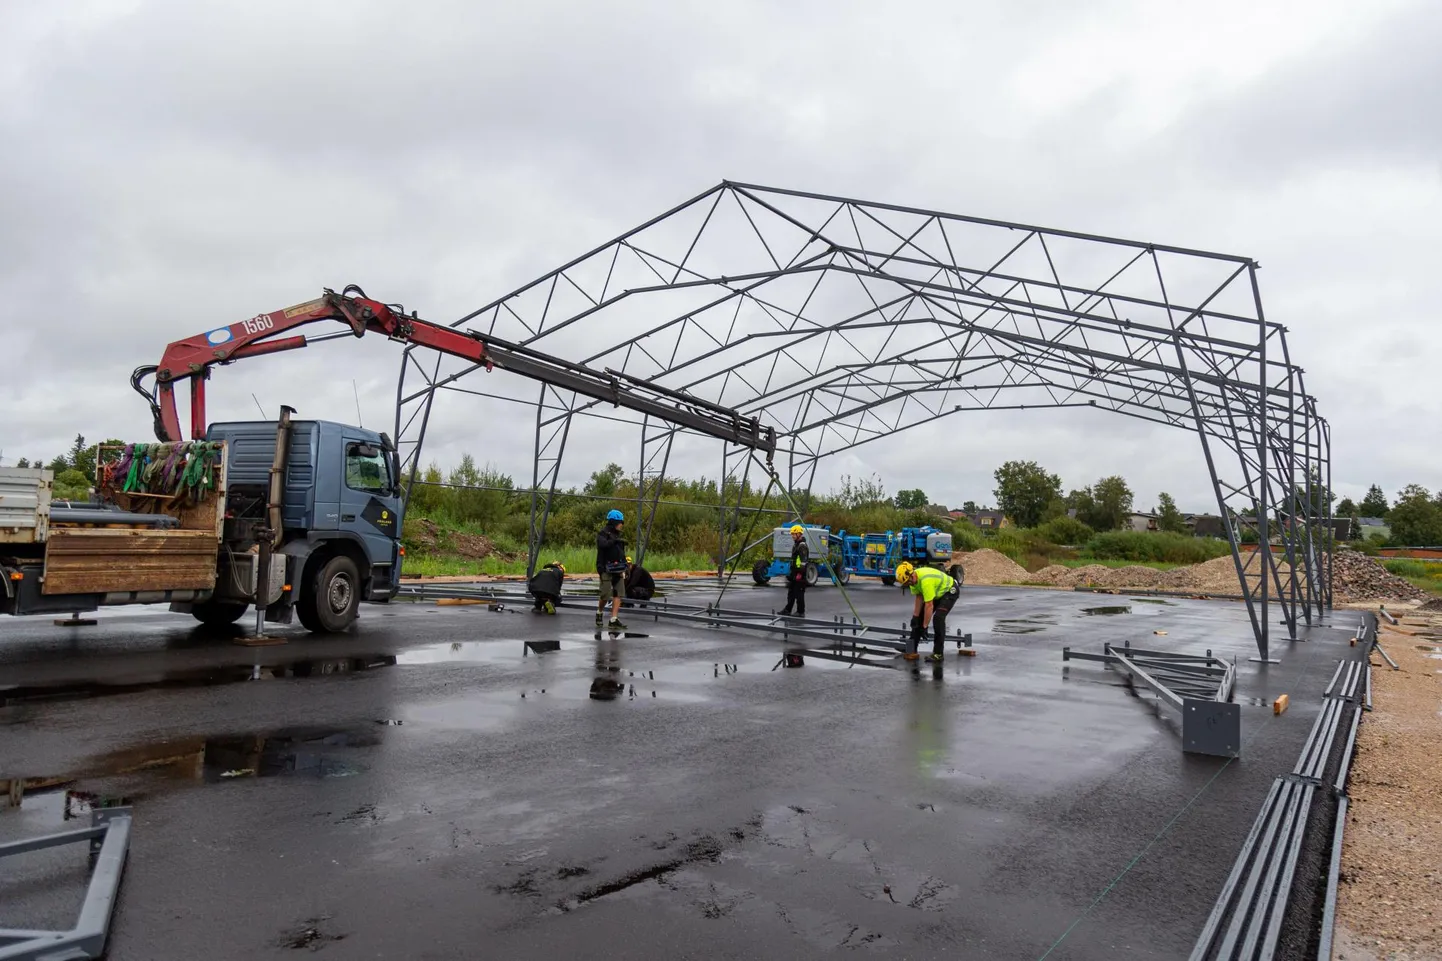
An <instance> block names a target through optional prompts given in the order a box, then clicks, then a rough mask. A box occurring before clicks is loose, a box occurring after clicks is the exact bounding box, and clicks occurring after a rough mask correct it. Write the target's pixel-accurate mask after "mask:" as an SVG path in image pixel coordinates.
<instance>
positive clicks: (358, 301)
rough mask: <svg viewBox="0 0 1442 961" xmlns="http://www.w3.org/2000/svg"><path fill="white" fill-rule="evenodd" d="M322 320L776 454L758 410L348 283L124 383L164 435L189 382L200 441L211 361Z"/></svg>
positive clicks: (181, 349)
mask: <svg viewBox="0 0 1442 961" xmlns="http://www.w3.org/2000/svg"><path fill="white" fill-rule="evenodd" d="M323 320H329V321H340V322H341V323H344V324H348V325H349V326H350V329H351V332H352V333H353V334H355V336H357V337H361V336H364V335H365V333H366V332H367V331H371V332H373V333H377V334H382V335H384V336H385V337H386V338H387V339H389V340H395V341H400V342H401V343H404V344H416V345H419V346H422V347H429V348H431V349H433V350H438V351H440V352H441V353H444V354H450V355H452V356H455V357H460V358H463V359H465V360H468V361H470V362H472V363H474V364H478V365H484V366H485V368H486V370H488V371H489V370H491V369H493V368H495V367H499V368H501V369H502V370H509V371H511V372H513V373H516V374H520V375H521V376H523V377H529V378H531V379H533V380H539V381H542V382H544V383H547V384H551V385H553V386H555V387H559V388H561V389H562V390H572V391H575V392H576V393H578V394H584V395H585V396H587V397H592V398H595V399H596V400H601V401H608V402H610V403H611V404H613V405H615V406H618V407H625V408H627V409H629V410H634V411H639V412H640V413H643V414H649V415H651V416H653V417H658V418H660V419H662V420H665V421H667V422H668V423H674V424H676V425H678V426H681V427H685V428H689V429H691V430H695V431H699V432H700V433H703V434H709V435H710V436H712V437H719V438H721V439H722V440H725V441H729V442H730V443H733V444H737V445H740V446H744V447H750V448H752V449H755V450H763V451H765V452H766V455H767V460H768V461H770V459H771V455H772V454H774V453H775V451H776V430H775V428H773V427H768V426H763V425H762V424H761V423H760V422H759V420H758V419H757V418H755V417H745V416H743V415H742V414H740V413H738V412H737V411H734V410H731V409H730V408H728V407H723V406H721V405H719V404H713V403H711V402H710V401H706V400H701V399H700V398H697V397H692V396H690V395H689V394H685V393H682V392H680V391H674V390H670V389H668V388H665V387H659V386H657V385H655V384H651V383H647V382H646V381H643V380H640V379H638V378H635V377H631V376H630V375H628V374H623V373H621V372H619V371H612V370H605V371H598V370H593V369H592V368H589V367H585V366H583V365H581V364H573V363H571V362H569V361H565V360H561V359H560V358H558V357H552V356H550V355H548V354H543V353H541V352H540V351H536V350H532V349H530V348H528V347H522V346H520V345H518V344H511V343H508V342H506V341H503V340H498V339H496V338H491V337H484V336H482V335H480V334H477V333H474V332H470V331H460V330H455V329H454V328H451V327H444V326H441V325H439V324H433V323H430V322H429V321H424V320H421V319H420V318H419V317H416V316H415V314H414V313H412V314H411V315H409V316H408V315H407V314H406V313H405V312H404V310H403V309H402V308H400V307H398V306H395V305H391V304H383V303H381V302H380V301H378V300H371V299H370V298H369V297H367V296H366V295H365V291H363V290H361V289H360V288H359V287H356V286H355V285H351V286H348V287H346V288H345V289H344V291H342V292H341V293H339V294H337V293H336V292H335V291H333V290H331V289H330V288H326V289H325V293H324V294H323V295H322V296H321V297H320V298H319V299H317V300H312V301H309V302H308V303H304V304H297V305H296V306H294V307H287V308H284V309H282V310H276V311H272V312H271V313H268V314H256V315H255V316H254V317H251V318H250V319H249V320H242V321H240V322H239V323H235V324H231V325H229V326H228V327H217V328H216V329H215V330H210V331H206V332H205V333H202V334H196V335H195V336H194V337H187V338H186V339H185V340H178V341H176V342H175V343H173V344H171V345H170V346H168V347H166V348H165V354H164V355H163V356H162V357H161V358H160V363H159V364H158V365H156V366H154V367H138V368H136V370H135V372H134V373H133V374H131V376H130V384H131V386H132V387H134V388H135V390H136V391H137V392H138V393H139V394H140V395H141V396H143V397H144V398H145V399H146V401H147V402H148V403H149V404H150V409H151V413H152V414H154V416H155V435H156V437H158V438H159V439H160V440H162V441H177V440H180V439H181V437H182V434H181V428H180V417H179V415H178V413H177V412H176V404H175V385H176V383H177V382H178V381H182V380H187V379H188V380H189V381H190V436H191V437H192V438H193V439H200V438H203V437H204V436H205V431H206V417H205V382H206V380H207V379H209V377H210V368H212V367H214V366H216V365H219V364H229V363H233V362H235V361H237V360H240V359H242V358H245V357H258V356H260V355H261V354H274V353H278V352H280V351H284V350H296V349H297V348H300V347H304V346H306V344H307V343H308V341H307V340H306V338H305V337H304V336H302V335H295V336H290V337H281V336H279V335H280V334H282V333H285V332H286V331H289V330H294V329H295V328H297V327H302V326H305V325H306V324H313V323H317V322H318V321H323ZM151 374H154V375H155V387H154V389H153V390H147V389H146V388H145V387H144V386H143V385H142V383H141V382H142V381H143V380H144V378H146V377H147V376H149V375H151Z"/></svg>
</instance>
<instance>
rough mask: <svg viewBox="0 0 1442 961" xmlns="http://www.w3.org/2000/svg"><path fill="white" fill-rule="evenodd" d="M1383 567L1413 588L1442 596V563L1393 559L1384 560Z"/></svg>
mask: <svg viewBox="0 0 1442 961" xmlns="http://www.w3.org/2000/svg"><path fill="white" fill-rule="evenodd" d="M1382 566H1383V567H1385V568H1387V570H1388V571H1390V572H1391V573H1393V574H1396V575H1397V576H1398V577H1400V578H1403V579H1404V580H1406V581H1407V582H1408V583H1409V584H1411V585H1412V586H1414V587H1420V588H1422V590H1424V591H1428V592H1430V593H1432V594H1436V595H1438V596H1442V563H1438V562H1436V561H1433V562H1430V563H1429V562H1427V561H1419V560H1415V559H1413V558H1410V557H1391V558H1387V559H1385V560H1383V561H1382Z"/></svg>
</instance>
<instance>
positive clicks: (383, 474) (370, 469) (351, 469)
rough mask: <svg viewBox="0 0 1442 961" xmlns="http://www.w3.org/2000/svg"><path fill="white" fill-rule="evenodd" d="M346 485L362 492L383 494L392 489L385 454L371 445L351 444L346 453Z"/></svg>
mask: <svg viewBox="0 0 1442 961" xmlns="http://www.w3.org/2000/svg"><path fill="white" fill-rule="evenodd" d="M345 483H346V486H347V487H350V488H352V489H354V490H360V491H371V492H373V493H381V492H384V491H388V490H390V489H391V481H390V470H389V468H388V467H387V466H386V458H385V454H384V452H382V451H380V450H377V449H376V448H375V447H372V446H371V445H369V444H349V445H347V446H346V451H345Z"/></svg>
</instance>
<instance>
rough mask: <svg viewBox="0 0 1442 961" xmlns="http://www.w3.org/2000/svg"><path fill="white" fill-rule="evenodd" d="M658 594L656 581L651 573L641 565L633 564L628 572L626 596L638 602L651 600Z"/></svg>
mask: <svg viewBox="0 0 1442 961" xmlns="http://www.w3.org/2000/svg"><path fill="white" fill-rule="evenodd" d="M655 593H656V579H655V578H654V577H652V576H651V572H650V571H648V570H646V568H644V567H642V566H641V565H639V564H632V565H631V569H630V570H629V571H627V572H626V596H627V597H631V598H635V599H637V600H642V601H645V600H650V599H651V595H653V594H655Z"/></svg>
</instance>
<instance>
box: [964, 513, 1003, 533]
mask: <svg viewBox="0 0 1442 961" xmlns="http://www.w3.org/2000/svg"><path fill="white" fill-rule="evenodd" d="M966 519H967V520H969V521H971V522H972V523H973V524H975V525H976V526H977V527H980V528H981V529H982V530H996V529H997V528H1000V527H1010V526H1011V518H1010V517H1007V516H1006V514H1004V513H1002V512H1001V511H977V512H976V513H975V514H968V515H966Z"/></svg>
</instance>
